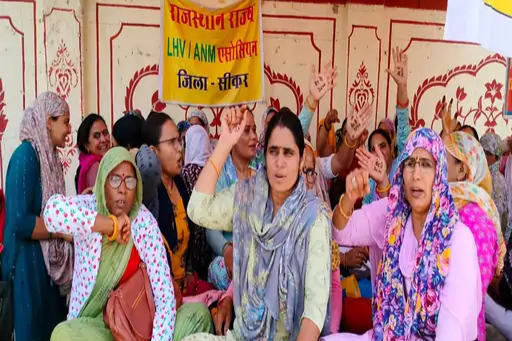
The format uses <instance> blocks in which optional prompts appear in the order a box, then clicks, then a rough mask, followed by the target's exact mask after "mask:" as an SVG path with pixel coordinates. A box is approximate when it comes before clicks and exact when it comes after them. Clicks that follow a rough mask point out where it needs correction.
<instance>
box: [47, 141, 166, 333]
mask: <svg viewBox="0 0 512 341" xmlns="http://www.w3.org/2000/svg"><path fill="white" fill-rule="evenodd" d="M141 202H142V181H141V176H140V173H139V170H138V169H137V166H136V165H135V161H134V159H133V157H132V156H131V154H130V153H129V152H128V151H127V150H126V149H125V148H122V147H116V148H113V149H111V150H110V151H109V152H107V154H105V156H104V157H103V159H102V160H101V163H100V167H99V169H98V179H97V181H96V185H95V187H94V195H87V196H85V195H82V196H76V197H65V196H63V195H55V196H53V197H52V198H50V199H49V200H48V203H47V204H46V208H45V211H44V220H45V223H46V224H47V226H48V230H50V231H52V232H68V233H71V234H72V235H73V236H74V238H75V245H76V255H77V257H78V259H80V261H79V262H77V263H76V267H75V269H74V274H73V289H72V291H71V303H70V306H69V314H68V321H66V322H63V323H61V324H60V325H58V326H57V328H55V330H54V332H53V334H52V340H54V341H60V340H62V341H64V340H65V341H88V340H98V341H102V340H109V341H110V340H113V336H112V333H111V332H110V330H109V329H108V328H107V327H106V326H105V323H104V322H103V313H104V310H105V307H106V305H107V301H108V298H109V296H110V295H109V293H110V292H111V291H112V290H115V289H116V288H117V287H118V286H119V285H120V284H122V283H125V282H126V281H128V280H129V279H130V278H131V277H132V275H133V274H134V273H135V272H136V271H137V269H138V267H139V264H140V263H141V262H144V263H145V264H146V267H147V273H148V276H149V281H150V283H151V289H152V291H153V299H154V304H155V317H154V320H153V334H152V335H153V336H152V339H153V340H172V339H173V332H174V322H175V319H176V299H175V296H174V290H173V285H172V282H171V277H170V271H169V266H168V263H167V261H166V256H165V247H164V244H163V241H162V237H161V234H160V231H159V229H158V224H157V222H156V220H155V219H154V218H153V216H152V215H151V213H150V212H149V211H148V210H147V209H146V208H145V207H144V206H143V205H142V203H141Z"/></svg>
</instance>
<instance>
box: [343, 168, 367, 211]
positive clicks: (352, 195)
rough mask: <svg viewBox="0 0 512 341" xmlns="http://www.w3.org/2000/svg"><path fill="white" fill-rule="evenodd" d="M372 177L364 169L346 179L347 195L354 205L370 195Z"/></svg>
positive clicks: (354, 172) (352, 173) (356, 171)
mask: <svg viewBox="0 0 512 341" xmlns="http://www.w3.org/2000/svg"><path fill="white" fill-rule="evenodd" d="M369 180H370V175H369V173H368V171H367V170H366V169H364V168H359V169H356V170H354V171H353V172H351V173H350V174H349V175H348V176H347V179H346V185H345V195H346V196H347V197H348V199H350V201H352V202H353V203H355V202H357V201H358V200H359V199H362V198H364V196H365V195H367V194H368V193H370V182H369Z"/></svg>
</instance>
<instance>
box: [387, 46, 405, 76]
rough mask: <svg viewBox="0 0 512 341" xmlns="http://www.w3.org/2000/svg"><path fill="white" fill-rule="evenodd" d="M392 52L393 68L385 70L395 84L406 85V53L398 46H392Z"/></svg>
mask: <svg viewBox="0 0 512 341" xmlns="http://www.w3.org/2000/svg"><path fill="white" fill-rule="evenodd" d="M392 54H393V63H394V64H395V69H394V70H386V72H388V73H389V74H390V75H391V77H392V78H393V80H394V81H395V82H396V84H397V85H406V84H407V78H408V74H409V69H408V62H407V54H406V53H405V52H404V51H403V50H402V49H400V48H399V47H396V48H394V49H393V50H392Z"/></svg>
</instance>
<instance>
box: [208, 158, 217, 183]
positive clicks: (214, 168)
mask: <svg viewBox="0 0 512 341" xmlns="http://www.w3.org/2000/svg"><path fill="white" fill-rule="evenodd" d="M208 162H210V163H211V165H212V167H213V170H215V173H217V179H218V178H220V172H219V169H218V168H217V166H216V165H215V163H214V162H213V161H212V159H208Z"/></svg>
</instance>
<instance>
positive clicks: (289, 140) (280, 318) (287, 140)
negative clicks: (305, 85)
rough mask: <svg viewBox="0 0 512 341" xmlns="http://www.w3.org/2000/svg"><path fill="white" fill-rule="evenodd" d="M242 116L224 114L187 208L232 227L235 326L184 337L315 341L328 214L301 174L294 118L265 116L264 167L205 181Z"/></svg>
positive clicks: (324, 281)
mask: <svg viewBox="0 0 512 341" xmlns="http://www.w3.org/2000/svg"><path fill="white" fill-rule="evenodd" d="M248 115H250V114H249V113H247V112H245V113H244V114H242V112H241V111H240V109H238V108H236V109H231V110H230V111H229V112H228V113H227V114H226V115H225V116H224V117H223V120H222V135H221V137H220V139H219V143H218V145H217V148H216V149H215V151H214V152H213V154H212V157H211V158H210V160H209V162H208V163H207V164H206V166H205V167H204V168H203V171H202V172H201V175H200V176H199V179H198V180H197V183H196V187H195V189H194V191H193V192H192V196H191V200H190V204H189V207H188V212H189V214H190V217H191V219H193V220H194V221H196V222H197V223H199V224H201V225H203V226H205V227H207V228H211V229H227V230H230V231H232V232H233V240H234V247H235V251H234V267H233V287H234V306H235V315H236V317H235V320H234V330H233V331H229V332H228V333H227V335H226V336H220V337H215V336H212V335H206V334H200V335H194V336H191V337H190V338H189V340H224V339H225V340H283V339H290V340H311V341H313V340H317V339H318V336H319V335H320V331H321V330H322V329H323V327H324V322H325V321H326V316H327V313H328V300H329V286H330V275H331V274H330V270H331V266H330V263H331V262H330V252H329V251H330V249H331V248H330V237H329V236H330V223H329V211H328V208H327V207H326V205H325V204H324V203H322V202H321V200H319V199H318V198H316V197H315V196H313V195H312V194H311V193H308V191H307V190H306V186H305V182H304V178H303V177H301V176H300V174H301V168H300V164H301V159H302V157H303V153H304V134H303V132H302V128H301V124H300V121H299V120H298V118H297V116H296V115H295V114H293V113H291V112H290V111H286V112H280V113H278V114H276V115H275V116H274V117H273V118H272V119H271V120H270V123H269V126H268V129H267V132H266V134H265V155H266V157H265V159H266V163H265V164H266V168H262V169H260V170H259V171H258V172H257V174H256V175H255V176H254V177H252V178H250V179H248V180H244V181H239V182H237V183H236V184H234V185H232V186H230V187H228V188H226V189H224V190H222V191H220V192H217V193H216V183H215V181H213V182H212V181H211V180H212V179H218V177H219V169H221V167H222V166H223V164H224V162H226V159H227V158H228V155H229V151H230V149H231V148H233V146H234V145H235V144H236V143H237V141H238V139H239V138H240V136H241V135H242V133H243V130H244V128H243V127H244V126H245V123H246V120H247V118H248ZM309 292H315V294H314V295H311V296H308V294H306V293H309ZM325 323H326V325H329V319H327V322H325ZM226 329H227V328H226Z"/></svg>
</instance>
